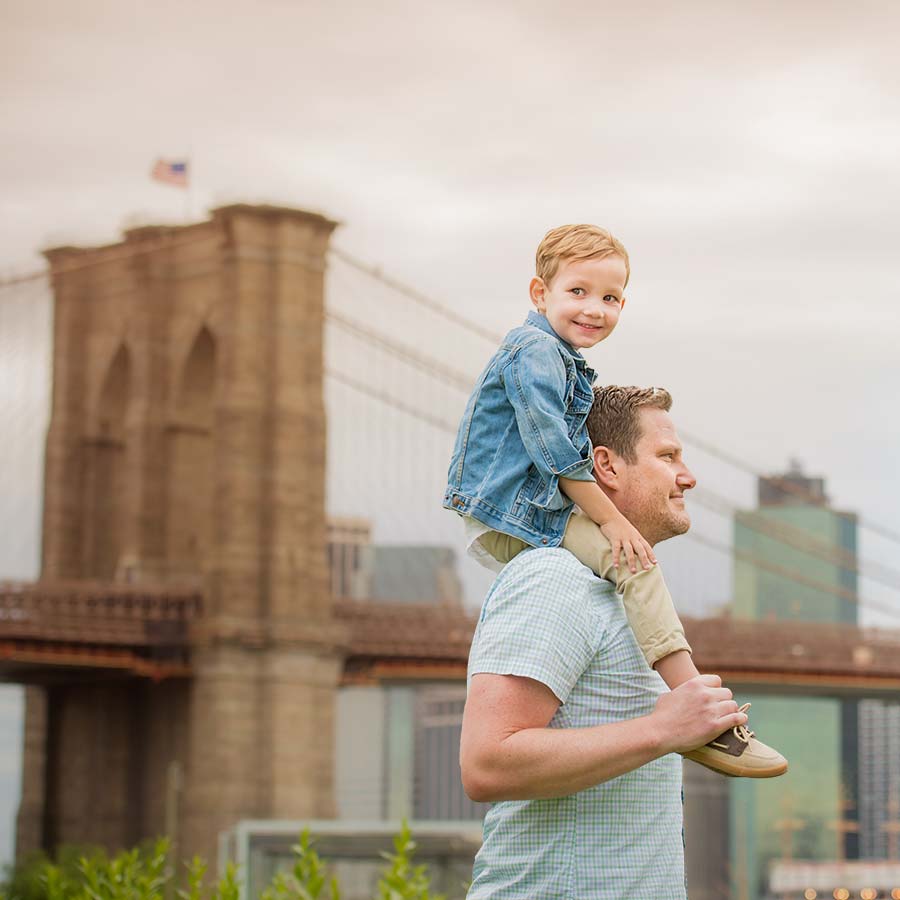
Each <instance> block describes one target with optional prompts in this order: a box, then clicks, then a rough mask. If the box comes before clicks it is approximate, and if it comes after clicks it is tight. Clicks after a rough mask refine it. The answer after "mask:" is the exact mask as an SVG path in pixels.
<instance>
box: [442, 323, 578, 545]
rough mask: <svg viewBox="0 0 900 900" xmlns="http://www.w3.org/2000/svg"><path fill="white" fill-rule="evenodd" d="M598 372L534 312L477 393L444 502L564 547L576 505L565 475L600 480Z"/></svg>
mask: <svg viewBox="0 0 900 900" xmlns="http://www.w3.org/2000/svg"><path fill="white" fill-rule="evenodd" d="M594 378H595V374H594V371H593V369H591V368H590V367H589V366H588V364H587V363H586V362H585V359H584V357H583V356H582V355H581V354H580V353H579V352H578V351H577V350H574V349H573V348H572V347H571V346H570V345H569V344H568V343H566V342H565V341H564V340H562V339H561V338H560V337H559V336H558V335H557V334H556V332H555V331H554V330H553V329H552V328H551V327H550V323H549V322H548V321H547V319H546V318H545V317H544V316H542V315H540V314H539V313H537V312H533V311H532V312H530V313H529V314H528V318H527V319H526V320H525V324H524V325H522V326H520V327H519V328H514V329H513V330H512V331H510V332H509V334H507V335H506V337H505V338H504V339H503V343H502V344H501V345H500V347H499V348H498V350H497V352H496V353H495V354H494V355H493V356H492V357H491V359H490V361H489V362H488V364H487V366H486V367H485V369H484V371H483V372H482V373H481V375H480V376H479V378H478V383H477V384H476V385H475V390H474V391H473V392H472V396H471V397H469V402H468V403H467V404H466V411H465V413H464V414H463V418H462V422H461V423H460V426H459V432H458V433H457V435H456V445H455V446H454V448H453V457H452V459H451V460H450V472H449V475H448V484H447V490H446V491H445V492H444V504H443V505H444V508H445V509H451V510H453V511H454V512H458V513H459V514H460V515H463V516H472V517H473V518H475V519H477V520H478V521H479V522H482V523H483V524H484V525H487V526H488V528H491V529H493V530H494V531H502V532H503V533H504V534H510V535H512V536H513V537H517V538H519V539H521V540H523V541H525V542H526V543H527V544H531V545H532V546H536V547H541V546H544V547H557V546H559V544H560V542H561V541H562V537H563V532H564V531H565V530H566V523H567V522H568V519H569V514H570V513H571V512H572V501H571V500H569V498H568V497H566V495H565V494H564V493H562V492H561V491H560V489H559V479H560V477H561V476H562V477H565V478H571V479H573V480H575V481H593V475H592V474H591V472H592V469H593V459H592V457H591V444H590V440H589V438H588V434H587V424H586V423H587V414H588V412H589V410H590V408H591V404H592V403H593V399H594V395H593V392H592V390H591V386H592V384H593V381H594Z"/></svg>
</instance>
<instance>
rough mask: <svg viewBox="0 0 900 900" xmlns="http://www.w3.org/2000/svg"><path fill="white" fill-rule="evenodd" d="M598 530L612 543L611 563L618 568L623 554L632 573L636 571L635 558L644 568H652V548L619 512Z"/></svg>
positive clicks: (653, 559) (653, 561)
mask: <svg viewBox="0 0 900 900" xmlns="http://www.w3.org/2000/svg"><path fill="white" fill-rule="evenodd" d="M600 530H601V531H602V532H603V534H604V535H605V536H606V539H607V540H608V541H609V543H610V544H611V545H612V558H613V565H614V566H615V567H616V568H617V569H618V568H619V563H620V562H621V559H622V554H623V553H624V554H625V562H626V563H627V565H628V568H629V569H630V570H631V572H632V574H633V573H635V572H637V560H638V559H639V560H640V561H641V565H642V566H643V567H644V568H645V569H652V568H653V566H654V565H655V563H656V557H655V556H654V554H653V548H652V547H651V546H650V545H649V544H648V543H647V542H646V541H645V540H644V538H643V537H642V536H641V533H640V532H639V531H638V530H637V528H635V527H634V525H632V524H631V522H629V521H628V519H626V518H625V516H623V515H621V514H619V515H618V516H615V517H614V518H612V519H610V520H609V521H608V522H605V523H604V524H603V525H601V526H600Z"/></svg>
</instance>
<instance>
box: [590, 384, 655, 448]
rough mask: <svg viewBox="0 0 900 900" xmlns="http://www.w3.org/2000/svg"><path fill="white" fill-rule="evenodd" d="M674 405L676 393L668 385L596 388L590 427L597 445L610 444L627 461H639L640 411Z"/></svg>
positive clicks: (593, 440) (606, 445) (613, 385)
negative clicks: (671, 391) (660, 386)
mask: <svg viewBox="0 0 900 900" xmlns="http://www.w3.org/2000/svg"><path fill="white" fill-rule="evenodd" d="M671 408H672V395H671V394H670V393H669V392H668V391H667V390H666V389H665V388H658V387H649V388H641V387H620V386H619V385H617V384H611V385H607V386H606V387H595V388H594V405H593V406H592V407H591V411H590V412H589V413H588V418H587V430H588V435H589V437H590V439H591V444H592V445H593V446H594V447H608V448H609V449H610V450H612V451H613V452H614V453H618V454H619V456H621V457H623V458H624V459H625V461H626V462H629V463H634V462H637V445H638V441H639V440H640V439H641V422H640V415H639V414H640V411H641V410H642V409H661V410H664V411H665V412H668V411H669V410H670V409H671Z"/></svg>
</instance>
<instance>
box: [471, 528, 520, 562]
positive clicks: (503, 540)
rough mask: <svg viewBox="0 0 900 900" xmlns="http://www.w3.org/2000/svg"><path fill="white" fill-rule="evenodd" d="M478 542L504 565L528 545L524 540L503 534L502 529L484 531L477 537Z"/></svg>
mask: <svg viewBox="0 0 900 900" xmlns="http://www.w3.org/2000/svg"><path fill="white" fill-rule="evenodd" d="M478 544H479V546H480V547H481V548H482V550H484V551H485V552H486V553H488V554H490V555H491V556H492V557H493V558H494V559H496V560H497V562H500V563H503V564H504V565H505V564H506V563H508V562H509V561H510V560H511V559H512V558H513V557H514V556H518V555H519V554H520V553H521V552H522V551H523V550H526V549H527V548H528V546H529V545H528V544H526V543H525V541H522V540H519V538H515V537H512V536H511V535H509V534H503V532H502V531H486V532H485V533H484V534H483V535H481V537H479V538H478Z"/></svg>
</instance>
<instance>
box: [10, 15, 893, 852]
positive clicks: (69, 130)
mask: <svg viewBox="0 0 900 900" xmlns="http://www.w3.org/2000/svg"><path fill="white" fill-rule="evenodd" d="M2 10H3V11H2V27H0V76H2V77H0V83H2V85H3V87H2V89H0V90H2V92H3V94H2V95H3V115H2V116H0V134H2V139H0V179H2V190H0V274H2V273H3V272H5V273H6V274H10V273H12V272H19V271H24V270H27V269H30V268H34V267H35V266H37V265H39V264H40V258H39V257H38V256H37V255H36V251H37V250H38V249H40V248H41V247H46V246H49V245H53V244H60V243H91V242H102V241H112V240H116V239H117V238H118V236H119V234H120V228H121V227H122V226H123V225H127V224H134V223H138V222H159V221H183V220H184V216H185V199H186V198H185V197H184V195H183V193H181V192H179V191H177V190H175V189H172V188H167V187H164V186H161V185H158V184H155V183H153V182H151V181H150V180H149V178H148V171H149V168H150V166H151V164H152V162H153V160H154V158H155V157H156V156H158V155H168V156H170V157H174V158H177V157H180V156H183V155H184V154H188V153H189V154H190V158H191V165H192V169H193V174H194V186H193V188H192V190H191V192H190V196H189V198H187V199H188V201H189V204H190V213H191V214H192V215H193V216H194V217H199V216H200V215H202V214H204V212H205V210H207V209H209V208H210V207H212V206H215V205H221V204H223V203H227V202H233V201H252V202H261V201H264V202H272V203H279V204H289V205H296V206H301V207H306V208H311V209H315V210H318V211H321V212H323V213H325V214H327V215H329V216H331V217H332V218H336V219H339V220H340V221H341V222H342V223H343V225H342V227H341V228H340V229H339V231H338V232H337V233H336V236H335V243H336V244H337V245H339V246H341V247H343V248H345V249H347V250H348V251H351V252H352V253H354V254H356V255H357V256H360V257H362V258H364V259H366V260H369V261H371V262H373V263H375V264H377V265H379V266H381V267H383V269H384V270H385V271H386V272H389V273H391V274H393V275H395V276H397V277H399V278H401V279H403V280H405V281H407V282H408V283H410V284H412V285H414V286H416V287H417V288H418V289H419V290H421V291H423V292H424V293H426V294H428V295H431V296H433V297H435V298H436V299H439V300H441V301H442V302H444V303H446V304H448V305H451V306H453V307H454V308H456V309H458V310H459V311H461V312H463V313H464V314H466V315H469V316H471V317H473V318H476V319H478V320H479V321H481V322H483V323H484V324H486V325H488V326H489V327H491V328H493V329H496V330H500V331H502V330H505V329H506V328H508V327H510V326H512V325H513V324H516V323H517V322H518V321H519V320H520V319H521V318H522V317H523V316H524V313H525V311H526V309H527V295H526V286H527V282H528V279H529V277H530V275H531V271H532V265H533V262H532V259H533V252H534V248H535V245H536V244H537V242H538V241H539V239H540V237H541V236H542V235H543V233H544V232H545V231H546V230H547V229H548V228H549V227H551V226H554V225H558V224H561V223H563V222H572V221H591V222H597V223H600V224H603V225H605V226H607V227H609V228H611V229H612V230H613V231H614V232H615V233H616V234H617V235H618V236H619V237H620V238H621V239H622V240H623V241H624V242H625V244H626V246H627V247H628V249H629V251H630V253H631V262H632V272H633V275H632V282H631V284H630V286H629V292H628V305H627V307H626V309H625V311H624V313H623V316H622V320H621V322H620V325H619V328H618V330H617V332H616V334H615V335H614V336H613V337H612V338H611V339H610V340H609V342H606V343H604V344H602V345H600V347H598V348H597V349H595V350H594V351H591V353H590V354H589V357H590V359H591V361H592V363H593V364H594V365H595V367H596V368H597V369H598V371H599V373H600V378H601V380H603V381H607V382H624V383H642V384H663V385H665V386H667V387H669V388H670V390H672V392H673V393H674V395H675V397H676V407H675V413H676V418H677V421H678V423H679V424H680V425H681V426H682V427H683V428H684V429H685V430H690V431H691V432H693V433H695V434H698V435H701V436H703V437H704V438H705V439H708V440H710V441H712V442H714V443H715V444H717V445H718V446H720V447H722V448H723V449H725V450H728V451H730V452H733V453H735V454H737V455H739V456H741V457H743V458H746V459H748V460H750V461H752V462H753V463H754V465H756V466H757V467H758V468H760V469H762V470H768V471H771V470H777V469H780V468H783V467H784V465H785V463H786V462H787V459H788V457H789V456H797V457H799V458H800V459H802V460H803V461H804V462H805V464H806V466H807V468H808V469H809V470H810V471H811V472H812V473H814V474H821V475H824V476H825V477H826V478H827V480H828V485H829V489H830V492H831V494H832V496H833V497H834V499H835V501H836V503H837V504H838V505H840V506H843V507H846V508H851V509H854V510H857V511H859V512H861V513H862V514H863V516H864V517H867V518H869V519H871V520H873V521H877V522H880V523H882V524H884V525H887V526H888V527H890V528H892V529H893V530H894V531H895V532H900V478H898V475H897V460H898V458H900V427H898V426H897V413H896V409H895V407H896V398H897V397H898V396H900V365H898V351H897V346H898V338H900V313H898V309H897V306H898V302H897V301H898V297H897V295H898V282H900V279H898V274H900V272H898V269H900V264H898V258H897V257H898V254H897V248H898V246H900V240H898V239H900V226H898V212H897V211H898V208H900V170H898V160H900V87H898V74H900V65H898V63H897V42H896V35H897V34H898V33H900V7H898V6H897V5H896V4H890V3H888V2H882V3H856V4H853V5H850V4H844V3H823V2H817V3H812V2H801V3H783V2H777V3H776V2H772V3H760V2H757V3H753V4H737V3H722V2H716V3H713V2H710V3H698V2H693V3H692V2H688V3H683V4H678V5H671V4H664V3H662V2H658V3H633V2H629V3H617V4H606V5H604V4H601V3H597V2H590V3H588V2H557V3H555V4H553V5H550V4H546V3H540V4H538V3H531V2H481V3H469V2H455V3H453V4H449V3H447V4H442V5H438V4H429V3H396V2H382V3H378V4H370V3H363V2H352V3H341V2H330V3H318V4H314V3H300V2H273V0H256V2H253V3H250V2H239V3H236V2H227V0H216V2H211V0H200V2H192V3H188V4H185V3H173V2H165V0H163V2H154V3H152V4H151V3H135V2H128V3H123V2H121V0H116V2H98V0H81V2H79V3H77V4H71V3H62V2H42V0H31V2H29V3H27V4H15V5H13V4H12V3H9V2H6V3H3V6H2ZM368 313H369V314H371V315H372V316H373V318H374V317H375V316H379V310H370V311H368ZM361 314H362V315H366V310H365V309H363V312H362V313H361ZM379 320H380V321H379V324H380V325H388V326H393V327H394V328H396V329H397V330H398V331H402V330H403V327H404V323H403V322H400V321H395V322H384V321H383V316H379ZM443 337H444V334H443V332H441V331H440V330H436V331H435V332H433V333H422V334H420V335H418V339H419V340H420V341H421V344H422V346H423V347H424V348H425V349H426V350H427V351H428V352H430V353H432V354H434V355H442V356H444V357H446V358H447V359H448V360H453V359H455V357H456V355H457V348H456V347H455V346H447V345H446V343H445V342H444V341H443ZM482 351H483V352H487V351H486V350H485V348H482ZM474 365H476V361H475V360H474V359H473V360H469V359H466V360H465V367H467V368H469V369H471V368H472V367H473V366H474ZM698 474H700V475H701V476H702V473H698ZM863 546H864V549H865V547H866V546H867V545H866V538H865V535H863ZM869 546H870V547H873V548H874V546H875V545H874V544H873V543H870V544H869ZM893 550H896V545H893ZM873 552H874V551H873ZM878 552H879V553H883V554H887V553H888V552H889V550H884V549H880V550H878ZM884 561H885V562H888V563H889V562H890V560H889V559H886V560H884ZM2 574H3V573H0V575H2ZM0 772H2V766H0ZM0 834H2V832H0ZM0 840H2V838H0Z"/></svg>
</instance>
